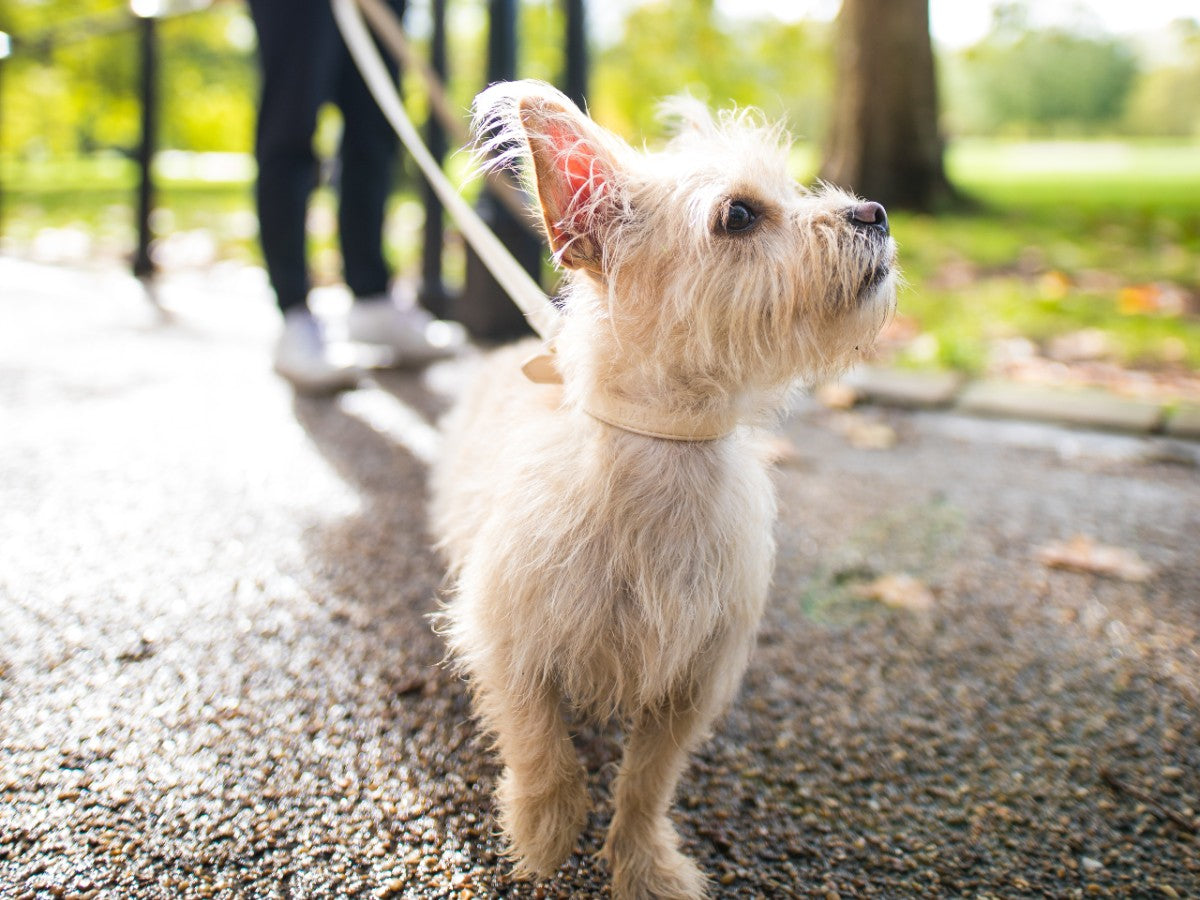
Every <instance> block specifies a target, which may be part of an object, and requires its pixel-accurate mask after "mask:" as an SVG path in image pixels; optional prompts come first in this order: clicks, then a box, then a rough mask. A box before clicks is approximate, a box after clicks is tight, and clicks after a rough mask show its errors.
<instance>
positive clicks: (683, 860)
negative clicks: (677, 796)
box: [600, 825, 708, 900]
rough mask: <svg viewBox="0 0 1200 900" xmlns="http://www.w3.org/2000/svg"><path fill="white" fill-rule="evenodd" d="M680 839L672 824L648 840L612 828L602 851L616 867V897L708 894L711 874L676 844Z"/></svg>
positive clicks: (686, 898) (699, 898)
mask: <svg viewBox="0 0 1200 900" xmlns="http://www.w3.org/2000/svg"><path fill="white" fill-rule="evenodd" d="M664 832H665V833H664ZM668 835H669V836H668ZM676 842H677V838H676V837H675V833H674V830H673V829H671V828H670V826H669V825H667V826H666V827H665V829H663V828H660V829H659V833H658V834H656V835H654V837H652V838H651V839H649V840H645V841H634V840H629V839H627V838H624V839H623V838H622V837H620V836H617V835H614V834H613V833H612V832H611V831H610V832H609V836H608V840H607V841H606V842H605V844H604V849H603V850H601V851H600V855H601V856H602V857H604V858H605V859H607V860H608V864H609V866H610V867H611V868H612V879H613V898H614V900H703V898H704V897H707V896H708V878H707V877H706V876H705V875H704V873H703V872H701V871H700V867H699V866H697V865H696V863H695V861H694V860H693V859H692V858H691V857H689V856H686V855H685V854H684V853H682V852H681V851H680V850H679V848H678V847H677V846H675V845H676Z"/></svg>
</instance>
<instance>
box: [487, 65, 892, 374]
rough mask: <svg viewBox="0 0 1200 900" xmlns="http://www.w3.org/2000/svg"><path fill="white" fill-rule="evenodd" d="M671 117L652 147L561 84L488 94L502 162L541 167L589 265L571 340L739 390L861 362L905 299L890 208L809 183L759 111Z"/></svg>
mask: <svg viewBox="0 0 1200 900" xmlns="http://www.w3.org/2000/svg"><path fill="white" fill-rule="evenodd" d="M668 112H669V113H670V115H671V116H672V117H673V118H674V119H675V120H676V121H677V123H678V128H677V135H676V137H675V138H674V139H673V140H672V141H671V142H670V143H669V144H668V145H667V146H666V147H665V148H664V149H663V150H662V151H660V152H654V153H651V152H638V151H636V150H634V149H633V148H631V147H630V146H629V145H628V144H626V143H625V142H624V141H623V140H621V139H620V138H619V137H617V136H616V135H614V134H612V133H610V132H608V131H606V130H605V129H603V128H601V127H599V126H598V125H596V124H595V123H594V122H593V121H592V120H591V119H589V118H588V117H587V116H586V115H585V114H584V113H582V112H581V111H580V110H579V109H578V108H577V107H576V106H575V105H574V104H573V103H572V102H571V101H570V100H568V99H567V98H566V97H565V96H564V95H562V94H561V93H559V92H558V91H557V90H555V89H554V88H551V87H549V86H548V85H544V84H540V83H537V82H527V81H526V82H513V83H504V84H498V85H494V86H492V87H491V88H489V89H488V90H486V91H485V92H483V93H482V94H480V95H479V97H478V98H477V99H476V104H475V126H476V132H477V134H478V135H479V136H480V143H481V147H482V152H483V153H484V154H485V158H486V157H490V158H491V159H492V162H491V163H489V165H494V166H502V165H505V164H507V163H510V162H513V161H517V160H519V161H520V162H521V163H522V164H523V171H524V172H525V174H526V178H527V181H528V183H529V184H530V187H531V189H532V190H533V191H534V192H535V193H536V196H537V198H538V200H539V202H540V204H541V211H542V221H543V225H544V228H545V231H546V235H547V238H548V240H549V242H550V246H551V249H552V250H553V253H554V258H555V260H556V261H557V262H558V263H559V264H560V265H561V266H563V267H564V268H566V269H567V270H569V272H570V273H571V277H570V279H569V281H570V287H569V289H568V292H567V309H566V315H567V318H568V322H569V323H570V324H569V330H570V331H572V332H579V331H581V330H588V331H591V332H592V340H598V341H602V342H606V343H607V346H609V347H610V348H611V351H612V352H615V353H619V355H620V357H621V361H620V365H621V366H622V367H624V368H629V367H634V368H638V369H644V370H645V371H647V372H651V371H656V372H658V373H659V375H660V377H662V378H669V379H672V380H674V381H676V382H679V381H681V380H682V381H688V382H697V383H705V384H709V385H711V386H712V387H713V389H720V390H724V391H726V392H737V391H741V390H746V389H755V388H773V387H777V386H779V385H781V384H784V383H787V382H790V381H794V380H796V379H798V378H801V379H808V380H812V379H816V378H818V377H823V376H827V375H829V374H831V373H832V372H834V371H836V370H838V369H840V368H841V367H843V366H844V365H845V364H846V363H847V362H848V361H850V360H851V359H852V358H853V357H854V355H855V351H856V350H857V349H859V348H864V347H866V346H869V345H871V344H872V343H873V341H874V339H875V337H876V335H877V334H878V332H879V330H880V328H881V327H882V325H883V323H884V322H885V321H886V319H887V317H888V315H889V314H890V312H891V310H892V308H893V304H894V302H895V281H896V272H895V244H894V242H893V240H892V238H891V236H890V234H889V229H888V223H887V217H886V214H885V213H884V210H883V207H882V206H880V205H879V204H877V203H866V202H864V201H862V200H859V199H858V198H856V197H853V196H851V195H849V194H847V193H845V192H842V191H840V190H837V189H834V188H829V187H822V188H820V189H818V190H816V191H810V190H807V189H805V188H803V187H801V186H800V185H798V184H797V183H796V182H795V181H794V180H793V179H792V178H791V177H790V176H789V175H788V171H787V161H788V159H787V158H788V141H787V139H786V135H785V133H784V132H783V131H782V129H780V128H779V127H777V126H771V125H768V124H766V123H764V122H763V121H762V120H761V118H760V117H759V116H757V115H756V114H754V113H751V112H745V111H743V112H733V113H723V114H721V115H720V116H718V117H717V118H713V117H712V116H711V115H710V114H709V113H708V111H707V110H706V109H704V107H703V106H702V105H700V104H699V103H697V102H695V101H690V100H685V101H675V102H673V103H672V104H671V105H670V106H669V107H668ZM605 334H607V340H606V337H605Z"/></svg>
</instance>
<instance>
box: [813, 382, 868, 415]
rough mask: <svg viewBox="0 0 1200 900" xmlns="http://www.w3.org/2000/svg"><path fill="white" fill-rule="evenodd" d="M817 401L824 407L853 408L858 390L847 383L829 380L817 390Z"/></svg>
mask: <svg viewBox="0 0 1200 900" xmlns="http://www.w3.org/2000/svg"><path fill="white" fill-rule="evenodd" d="M816 396H817V401H818V402H819V403H820V404H821V405H822V406H824V407H825V408H826V409H841V410H846V409H853V408H854V405H855V404H856V403H858V391H856V390H855V389H854V388H852V387H850V385H848V384H838V383H837V382H836V381H835V382H830V383H829V384H824V385H821V387H820V388H819V389H818V390H817V395H816Z"/></svg>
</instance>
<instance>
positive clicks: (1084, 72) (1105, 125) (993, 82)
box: [953, 3, 1137, 135]
mask: <svg viewBox="0 0 1200 900" xmlns="http://www.w3.org/2000/svg"><path fill="white" fill-rule="evenodd" d="M956 72H957V73H958V74H959V76H960V77H961V79H962V86H961V93H959V94H958V95H957V96H956V97H955V101H956V102H955V108H954V110H953V120H954V121H955V123H956V125H957V127H958V128H960V129H961V130H963V131H967V132H976V133H985V134H994V133H997V132H1001V133H1002V132H1010V133H1024V134H1039V135H1055V134H1078V133H1089V132H1096V131H1100V130H1104V129H1109V130H1111V129H1112V128H1114V127H1115V126H1116V125H1117V124H1118V122H1119V121H1120V119H1121V116H1122V113H1123V110H1124V106H1125V100H1126V97H1127V96H1128V95H1129V92H1130V89H1131V87H1132V86H1133V83H1134V78H1135V76H1136V74H1137V66H1136V63H1135V60H1134V54H1133V51H1132V49H1131V47H1130V46H1129V45H1128V44H1126V43H1125V42H1122V41H1119V40H1116V39H1114V38H1111V37H1107V36H1104V35H1100V34H1095V35H1093V34H1089V33H1088V32H1087V31H1084V30H1079V29H1071V30H1067V29H1065V28H1051V29H1044V28H1036V27H1034V26H1032V25H1031V24H1030V22H1029V17H1028V15H1027V13H1026V9H1025V7H1024V5H1023V4H1018V3H1010V4H1004V5H1002V6H1000V7H998V8H997V9H996V11H995V13H994V18H993V22H992V28H991V30H990V31H989V33H988V35H987V36H986V37H985V38H984V39H983V40H982V41H980V42H979V43H978V44H976V45H975V46H973V47H971V48H969V49H967V50H966V51H964V52H963V53H962V54H961V57H960V60H959V65H958V66H956Z"/></svg>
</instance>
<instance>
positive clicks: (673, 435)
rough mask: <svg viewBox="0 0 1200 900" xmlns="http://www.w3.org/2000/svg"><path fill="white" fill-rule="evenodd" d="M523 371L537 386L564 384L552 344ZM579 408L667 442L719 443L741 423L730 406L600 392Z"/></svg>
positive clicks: (623, 428) (588, 396) (583, 397)
mask: <svg viewBox="0 0 1200 900" xmlns="http://www.w3.org/2000/svg"><path fill="white" fill-rule="evenodd" d="M522 371H524V373H525V376H526V377H527V378H529V380H530V381H533V382H535V383H537V384H564V382H565V379H564V376H563V373H562V370H561V367H560V365H559V360H558V355H557V353H556V352H555V347H554V344H553V342H551V343H549V344H548V345H547V346H546V347H545V348H544V349H543V351H542V352H541V353H538V354H536V355H534V356H532V357H530V358H529V359H528V360H526V361H525V364H524V365H523V366H522ZM580 406H581V408H582V409H583V411H584V412H586V413H587V414H588V415H589V416H591V417H592V418H593V419H596V420H597V421H599V422H603V423H604V424H605V425H610V426H612V427H613V428H617V429H620V430H621V431H627V432H629V433H631V434H638V435H642V436H644V437H650V438H657V439H659V440H667V441H718V440H721V439H722V438H725V437H728V436H729V435H730V434H732V433H733V431H734V429H735V428H737V425H738V421H739V419H740V416H739V411H738V409H737V408H736V407H735V406H734V404H732V403H729V402H724V403H721V404H719V405H712V406H706V407H703V408H697V409H693V410H686V409H681V408H679V405H678V404H668V403H660V402H655V401H653V400H651V399H648V398H646V397H638V398H636V399H635V398H633V397H626V396H622V395H621V393H619V392H617V391H614V390H603V389H600V388H594V389H592V390H590V391H586V392H582V395H581V397H580Z"/></svg>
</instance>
